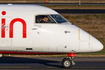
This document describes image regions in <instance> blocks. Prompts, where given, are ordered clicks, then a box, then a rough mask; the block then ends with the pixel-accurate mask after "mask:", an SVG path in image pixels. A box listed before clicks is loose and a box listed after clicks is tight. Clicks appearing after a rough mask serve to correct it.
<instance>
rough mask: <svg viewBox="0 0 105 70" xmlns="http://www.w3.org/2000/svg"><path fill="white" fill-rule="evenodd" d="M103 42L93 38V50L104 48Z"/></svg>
mask: <svg viewBox="0 0 105 70" xmlns="http://www.w3.org/2000/svg"><path fill="white" fill-rule="evenodd" d="M103 47H104V46H103V44H102V43H101V42H100V41H98V40H97V39H95V38H94V39H93V52H97V51H101V50H102V49H103Z"/></svg>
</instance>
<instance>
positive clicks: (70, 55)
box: [68, 53, 76, 57]
mask: <svg viewBox="0 0 105 70" xmlns="http://www.w3.org/2000/svg"><path fill="white" fill-rule="evenodd" d="M74 56H76V53H69V54H68V57H74Z"/></svg>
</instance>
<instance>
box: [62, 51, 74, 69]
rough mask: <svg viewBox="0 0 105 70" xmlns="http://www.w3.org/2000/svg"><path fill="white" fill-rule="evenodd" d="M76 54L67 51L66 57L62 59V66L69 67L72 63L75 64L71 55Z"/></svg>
mask: <svg viewBox="0 0 105 70" xmlns="http://www.w3.org/2000/svg"><path fill="white" fill-rule="evenodd" d="M74 56H76V54H75V53H69V54H68V57H66V58H64V59H63V60H62V66H63V67H64V68H71V67H72V65H75V63H74V61H73V57H74Z"/></svg>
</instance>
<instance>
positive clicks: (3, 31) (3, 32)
mask: <svg viewBox="0 0 105 70" xmlns="http://www.w3.org/2000/svg"><path fill="white" fill-rule="evenodd" d="M4 25H5V18H2V19H1V38H5V28H4Z"/></svg>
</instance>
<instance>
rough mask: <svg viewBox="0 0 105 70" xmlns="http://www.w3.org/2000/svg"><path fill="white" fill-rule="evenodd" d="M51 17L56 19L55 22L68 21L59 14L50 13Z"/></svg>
mask: <svg viewBox="0 0 105 70" xmlns="http://www.w3.org/2000/svg"><path fill="white" fill-rule="evenodd" d="M51 16H52V17H53V19H55V20H56V22H57V23H65V22H68V21H67V20H65V19H64V18H63V17H62V16H60V15H51Z"/></svg>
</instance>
